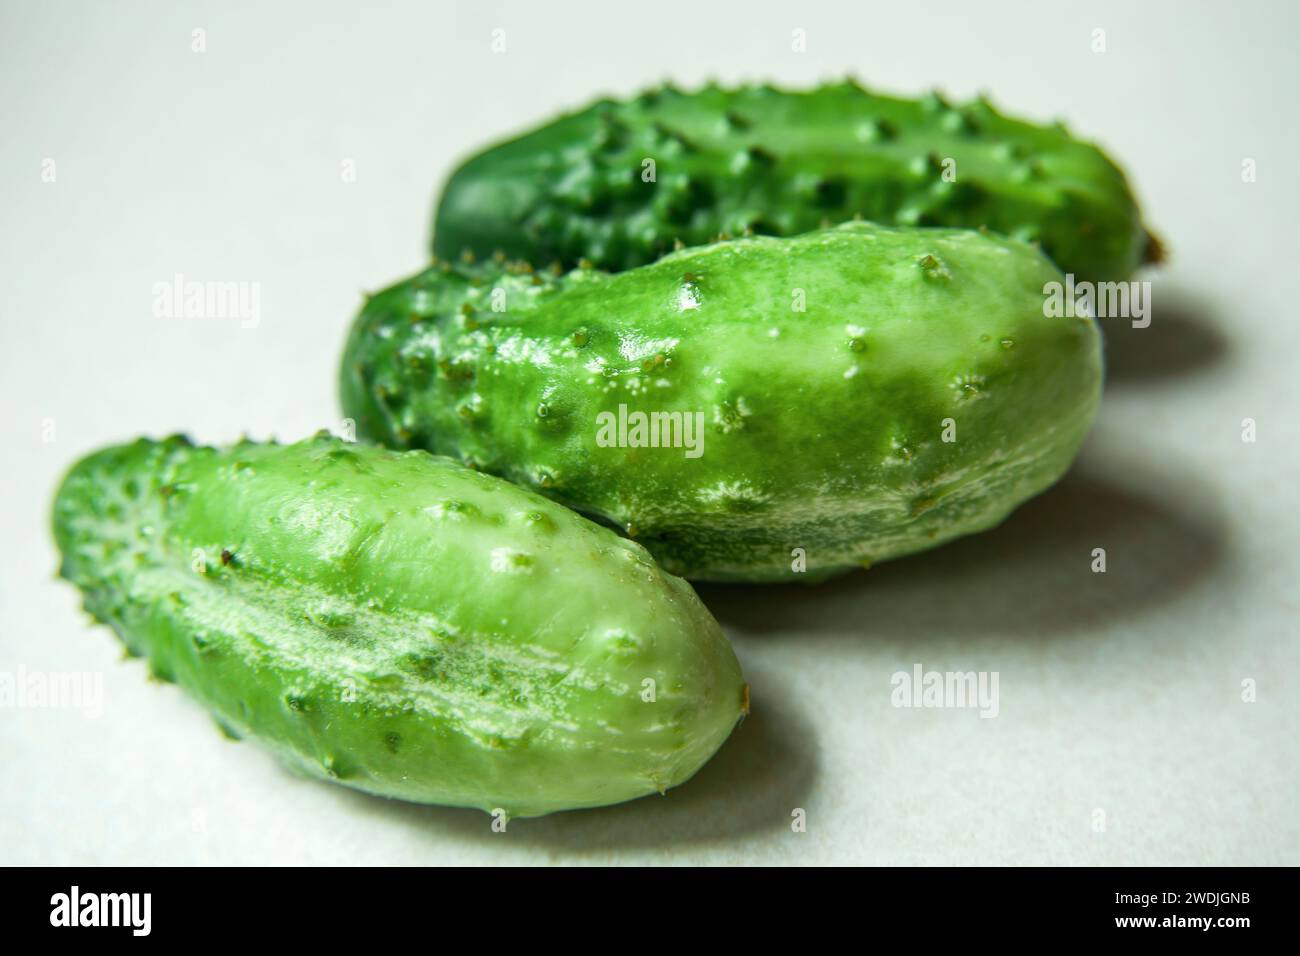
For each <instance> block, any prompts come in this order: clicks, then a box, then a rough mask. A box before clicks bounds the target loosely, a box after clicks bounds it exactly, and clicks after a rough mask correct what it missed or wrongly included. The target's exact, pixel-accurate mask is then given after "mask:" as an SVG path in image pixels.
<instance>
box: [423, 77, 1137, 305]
mask: <svg viewBox="0 0 1300 956" xmlns="http://www.w3.org/2000/svg"><path fill="white" fill-rule="evenodd" d="M647 158H649V159H653V160H654V161H655V167H656V168H655V181H654V182H645V181H643V177H642V170H643V165H642V164H643V161H644V160H645V159H647ZM948 159H952V160H955V162H956V166H955V169H954V170H953V172H954V173H955V180H954V181H951V182H949V181H946V180H945V176H944V172H945V167H944V162H945V160H948ZM948 178H949V179H951V178H953V177H952V176H951V175H949V176H948ZM854 217H861V218H866V219H870V220H874V221H876V222H880V223H885V224H897V225H909V226H917V225H919V226H957V227H966V228H977V227H980V226H985V227H987V228H989V229H992V230H994V231H996V232H1000V233H1003V234H1005V235H1008V236H1011V237H1014V238H1017V239H1021V240H1024V241H1029V242H1038V243H1040V244H1041V245H1042V247H1043V249H1044V250H1045V251H1046V252H1047V253H1048V255H1049V256H1050V257H1051V258H1052V259H1053V260H1054V261H1055V262H1056V263H1057V264H1058V265H1059V266H1060V267H1061V269H1062V270H1063V271H1065V272H1070V273H1073V274H1074V275H1075V277H1076V278H1077V279H1080V280H1088V281H1102V280H1116V279H1125V278H1127V277H1128V276H1129V275H1130V274H1131V273H1132V272H1133V270H1134V269H1135V268H1136V267H1137V266H1138V265H1140V264H1141V263H1143V262H1144V261H1154V260H1155V259H1156V258H1158V255H1159V252H1158V250H1159V246H1158V244H1157V243H1156V242H1155V241H1154V240H1153V239H1152V238H1151V237H1150V236H1149V235H1148V234H1147V233H1146V231H1145V230H1144V229H1143V227H1142V222H1141V218H1140V215H1139V211H1138V207H1137V203H1136V200H1135V199H1134V197H1133V194H1132V192H1131V191H1130V189H1129V186H1128V183H1127V182H1126V180H1125V177H1124V174H1123V173H1122V172H1121V171H1120V170H1119V169H1118V168H1117V167H1116V166H1115V164H1114V163H1113V162H1112V161H1111V160H1110V159H1109V158H1108V157H1107V156H1106V154H1105V153H1103V152H1102V151H1101V150H1100V149H1098V148H1097V147H1095V146H1092V145H1090V144H1088V143H1084V142H1081V141H1079V140H1076V139H1074V138H1073V137H1071V136H1070V134H1069V133H1068V132H1067V131H1066V130H1065V129H1064V127H1062V126H1059V125H1057V126H1037V125H1034V124H1031V123H1026V122H1022V121H1020V120H1016V119H1011V118H1009V117H1006V116H1003V115H1002V114H1000V113H998V112H997V111H996V110H995V109H994V108H993V107H992V106H991V105H990V104H989V103H988V102H987V101H986V100H984V99H977V100H974V101H972V102H969V103H964V104H960V105H951V104H949V103H948V102H947V101H945V100H944V99H943V98H942V97H940V96H938V95H937V94H930V95H928V96H926V97H923V98H921V99H916V100H911V99H898V98H893V97H887V96H879V95H875V94H872V93H868V92H866V91H865V90H863V89H862V88H861V87H859V86H858V85H856V84H854V83H852V82H845V83H840V84H835V85H831V86H823V87H820V88H818V89H815V90H811V91H807V92H788V91H784V90H778V89H775V88H773V87H770V86H746V87H741V88H739V89H722V88H719V87H717V86H709V87H706V88H704V89H701V90H698V91H696V92H689V93H686V92H681V91H678V90H676V89H672V88H664V89H658V90H652V91H649V92H646V93H644V94H642V95H640V96H638V97H636V98H634V99H630V100H626V101H622V102H618V101H611V100H602V101H599V102H597V103H595V104H593V105H592V106H590V107H587V108H586V109H583V110H581V111H579V112H576V113H572V114H568V115H566V116H563V117H561V118H560V119H557V120H555V121H553V122H551V123H548V124H546V125H544V126H541V127H539V128H537V129H535V130H533V131H531V132H529V133H526V134H524V135H522V136H520V137H518V138H516V139H513V140H510V141H508V142H505V143H502V144H500V145H497V146H494V147H492V148H489V149H487V150H486V151H484V152H481V153H479V154H478V155H476V156H474V157H472V158H470V159H469V160H468V161H466V162H465V163H464V164H463V165H462V166H461V167H460V168H459V169H457V170H456V172H455V173H454V174H453V175H452V177H451V179H450V180H449V182H448V183H447V185H446V188H445V190H444V193H443V196H442V199H441V202H440V204H439V206H438V210H437V214H436V217H435V224H434V236H433V249H434V252H435V253H436V254H437V255H439V256H441V257H444V258H452V257H455V256H459V255H460V254H461V253H462V252H463V251H464V250H469V251H471V252H473V253H475V254H477V255H479V256H480V257H483V256H488V255H491V254H493V253H495V252H497V251H500V252H502V253H504V254H505V255H507V256H509V257H511V258H519V259H523V260H526V261H530V262H533V263H534V264H537V265H539V266H540V265H547V264H549V263H550V262H552V261H558V262H560V263H561V264H562V266H564V267H572V266H574V265H577V264H578V262H579V260H581V259H586V260H588V261H590V262H591V263H592V264H593V265H595V266H596V267H598V268H604V269H610V270H619V269H626V268H631V267H633V266H639V265H644V264H646V263H650V262H653V261H654V260H655V259H657V258H658V257H659V256H660V255H661V254H662V253H664V252H665V251H667V250H669V249H671V248H673V244H674V240H680V241H681V242H682V243H684V244H686V245H688V246H694V245H700V244H703V243H705V242H709V241H711V240H713V239H714V238H716V237H717V236H718V235H719V234H720V233H724V234H729V235H732V236H739V235H744V234H749V233H755V234H759V235H777V236H791V235H796V234H798V233H801V232H807V231H809V230H812V229H816V228H818V226H820V225H827V224H835V223H839V222H843V221H846V220H849V219H852V218H854Z"/></svg>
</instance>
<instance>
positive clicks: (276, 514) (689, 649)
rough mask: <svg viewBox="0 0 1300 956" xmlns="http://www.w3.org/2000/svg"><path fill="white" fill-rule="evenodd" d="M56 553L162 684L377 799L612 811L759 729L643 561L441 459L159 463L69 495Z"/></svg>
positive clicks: (179, 457) (67, 488)
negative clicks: (738, 729) (607, 807)
mask: <svg viewBox="0 0 1300 956" xmlns="http://www.w3.org/2000/svg"><path fill="white" fill-rule="evenodd" d="M54 532H55V537H56V539H57V541H58V544H59V547H60V549H61V550H62V553H63V563H62V568H61V573H62V575H63V577H65V578H67V579H68V580H69V581H71V582H73V583H74V584H76V585H77V586H78V587H80V588H81V589H82V591H83V593H84V597H85V606H86V609H87V610H88V611H89V612H90V613H91V614H93V615H94V616H95V617H96V618H97V619H99V620H100V621H102V622H104V623H106V624H108V625H110V626H111V627H112V628H113V629H114V630H115V631H116V632H117V633H118V634H119V636H120V637H121V638H122V640H123V641H124V643H125V644H126V646H127V648H128V650H129V651H130V652H131V653H132V654H133V655H139V656H143V657H146V658H148V660H149V663H150V665H151V668H152V670H153V671H154V672H155V673H156V674H158V675H159V676H161V677H163V678H165V679H168V680H173V681H176V682H177V683H178V684H180V685H181V686H182V687H184V688H185V689H186V690H187V691H189V692H190V693H191V694H192V695H194V696H195V697H196V698H198V699H199V700H200V701H201V702H202V703H203V704H204V705H205V706H206V707H207V708H209V709H210V710H211V711H212V712H213V714H214V715H215V716H216V717H217V720H218V722H219V723H220V724H221V725H222V726H223V728H225V729H227V730H228V731H229V732H230V733H231V734H232V735H235V736H241V737H242V736H248V737H250V738H256V739H258V740H259V741H261V742H262V743H264V744H266V745H267V746H269V747H270V748H271V749H272V750H274V751H276V752H277V753H278V754H279V755H280V756H281V757H282V758H284V759H285V760H287V761H288V762H290V763H292V764H294V765H296V766H298V767H300V768H302V769H304V770H306V771H308V772H309V773H312V774H314V775H317V776H321V777H326V778H330V779H334V780H337V781H339V782H340V783H343V784H347V785H349V786H352V787H356V788H359V789H361V790H365V791H369V792H371V793H375V794H381V795H385V796H390V797H398V798H401V799H404V800H412V801H418V802H424V803H437V804H447V805H455V806H470V807H479V808H482V809H483V810H486V811H489V812H492V811H494V810H496V809H498V808H499V809H502V810H505V811H506V812H507V813H508V814H509V815H510V816H520V817H525V816H537V815H540V814H545V813H550V812H552V811H556V810H565V809H571V808H577V807H590V806H599V805H604V804H610V803H618V802H621V801H624V800H628V799H631V798H633V797H639V796H642V795H644V794H648V793H654V792H656V791H658V792H662V791H663V790H665V789H667V788H669V787H672V786H675V785H677V784H679V783H681V782H683V781H684V780H686V779H688V778H689V777H690V776H691V775H692V774H693V773H694V772H695V771H696V770H697V769H698V768H699V767H700V766H701V765H702V764H703V763H704V762H705V761H706V760H707V759H708V758H709V757H710V756H711V755H712V754H713V752H714V751H715V750H717V748H718V747H719V746H720V745H721V744H722V742H723V741H724V740H725V739H726V737H727V735H728V734H729V733H730V732H731V729H732V727H733V726H734V725H735V723H736V721H737V719H738V718H739V717H740V716H741V713H742V710H743V708H744V707H745V706H747V703H746V702H747V700H748V697H747V694H748V691H747V689H746V688H745V686H744V683H743V680H742V678H741V672H740V667H739V664H738V663H737V661H736V657H735V654H734V652H733V651H732V649H731V647H730V645H729V644H728V643H727V641H726V639H725V637H724V636H723V635H722V633H721V630H720V629H719V627H718V625H717V623H716V622H715V621H714V620H713V618H712V617H711V616H710V615H709V613H708V611H707V610H706V609H705V608H704V606H703V605H702V604H701V603H700V602H699V599H698V598H697V597H696V596H695V593H694V592H693V591H692V590H691V588H690V586H689V585H688V584H686V582H684V581H682V580H681V579H679V578H675V577H672V576H670V575H667V574H664V573H663V572H662V571H661V570H660V569H659V568H658V567H656V566H655V564H654V563H653V562H652V561H651V560H650V558H649V556H648V555H647V554H646V552H645V550H644V549H643V548H641V547H640V546H639V545H636V544H634V543H633V542H630V541H627V540H626V539H623V538H620V537H619V536H618V535H616V534H614V533H613V532H612V531H610V530H608V529H606V528H601V527H599V526H597V525H595V524H593V523H591V522H589V521H587V520H585V519H583V518H581V517H579V516H578V515H576V514H574V513H573V512H571V511H568V510H567V509H564V508H562V507H560V506H558V505H556V504H555V503H553V502H551V501H548V500H546V499H545V498H542V497H540V496H538V495H535V494H533V493H531V492H529V491H526V490H524V489H521V488H516V487H514V486H512V485H510V484H508V483H506V482H504V481H501V480H499V479H496V478H493V477H490V476H488V475H483V474H479V473H477V472H474V471H471V470H470V469H467V468H465V467H463V466H462V465H460V464H458V463H455V462H451V461H449V460H447V459H441V458H435V457H433V456H430V455H428V454H426V453H424V452H406V453H397V452H390V451H384V450H382V449H377V448H369V447H364V446H358V445H354V444H346V443H343V442H342V441H340V440H338V439H333V438H329V437H326V436H318V437H317V438H316V439H312V440H308V441H306V442H302V443H298V444H295V445H289V446H278V445H263V444H255V443H251V442H245V443H240V444H238V445H234V446H232V447H230V448H228V449H225V450H216V449H212V448H203V447H194V446H192V445H191V444H190V443H189V442H188V441H187V440H186V439H184V438H182V437H172V438H169V439H166V440H164V441H161V442H154V441H148V440H141V441H138V442H136V443H134V444H131V445H124V446H119V447H113V448H108V449H105V450H103V451H100V452H98V453H96V454H93V455H91V456H89V457H87V458H85V459H84V460H82V461H81V462H80V463H78V464H77V465H76V466H75V467H74V468H73V469H72V471H71V473H70V474H69V475H68V477H67V478H66V480H65V481H64V483H63V486H62V487H61V489H60V490H59V493H58V496H57V498H56V501H55V507H54ZM195 549H199V550H200V551H201V552H202V554H203V555H204V556H206V558H205V559H204V558H203V557H196V555H197V552H196V551H195ZM196 560H197V561H198V562H199V563H198V565H197V566H198V567H201V568H202V569H203V570H202V571H198V570H195V566H196V565H195V562H196ZM646 679H653V680H654V681H655V682H656V685H657V686H656V694H655V696H656V700H655V701H654V702H646V701H644V700H643V699H642V697H643V681H645V680H646Z"/></svg>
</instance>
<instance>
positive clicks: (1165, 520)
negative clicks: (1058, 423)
mask: <svg viewBox="0 0 1300 956" xmlns="http://www.w3.org/2000/svg"><path fill="white" fill-rule="evenodd" d="M1122 474H1124V476H1125V478H1126V483H1125V484H1118V483H1115V482H1114V481H1112V480H1110V479H1108V478H1104V477H1102V476H1101V475H1100V474H1099V473H1098V472H1097V471H1096V470H1095V468H1094V467H1093V466H1091V465H1089V464H1088V463H1087V460H1086V456H1085V461H1083V462H1081V463H1080V464H1078V465H1076V467H1075V469H1074V470H1072V471H1071V472H1070V473H1069V474H1067V475H1066V477H1065V478H1063V479H1062V480H1061V481H1060V482H1059V483H1058V484H1057V485H1055V486H1054V487H1053V488H1051V489H1049V490H1048V491H1046V492H1045V493H1043V494H1042V495H1040V496H1039V497H1037V498H1035V499H1033V500H1031V501H1029V502H1027V503H1025V504H1024V505H1021V507H1020V508H1018V509H1017V510H1016V511H1015V512H1013V513H1012V514H1011V515H1010V516H1009V517H1008V518H1007V519H1006V521H1004V522H1003V523H1002V524H1001V525H999V526H998V527H997V528H995V529H993V530H991V531H986V532H984V533H983V534H978V535H974V536H972V537H968V538H961V539H958V540H957V541H953V542H950V543H948V544H946V545H943V546H942V547H939V548H936V549H935V550H933V551H929V552H924V553H921V554H918V555H912V556H910V557H906V558H901V559H898V560H894V561H889V562H885V563H883V564H880V565H878V566H876V567H874V568H872V569H870V570H868V571H860V572H852V573H849V574H846V575H844V576H842V577H839V578H832V579H831V580H829V581H826V582H824V583H822V584H817V585H798V584H791V585H784V584H782V585H773V586H767V587H763V586H745V585H710V584H699V585H697V586H696V589H697V591H698V593H699V595H700V597H701V598H702V599H703V601H704V603H705V604H706V605H707V606H708V607H709V610H711V611H712V612H713V614H714V615H715V616H716V617H717V618H718V619H719V620H720V621H722V622H723V624H724V625H727V626H729V627H734V628H739V629H740V630H742V631H743V632H750V633H755V634H759V635H761V634H765V633H789V634H792V635H800V634H804V635H807V634H841V635H848V634H852V635H854V636H866V635H869V636H871V637H872V638H873V639H882V640H897V641H899V642H900V643H902V642H911V641H915V640H916V639H918V638H923V637H925V636H927V635H937V636H942V637H944V638H970V637H976V638H989V639H996V640H1000V639H1003V638H1007V637H1014V638H1019V639H1022V640H1025V639H1030V640H1038V641H1049V640H1052V639H1054V638H1056V637H1059V636H1062V635H1068V634H1072V633H1080V632H1087V631H1089V630H1090V629H1094V630H1095V629H1096V628H1097V626H1099V625H1104V624H1108V623H1113V622H1115V621H1122V620H1126V619H1129V618H1131V617H1132V616H1134V615H1136V614H1140V613H1143V612H1144V611H1147V610H1149V609H1151V608H1154V607H1157V606H1159V605H1160V604H1162V603H1164V602H1168V601H1173V600H1176V599H1178V597H1179V596H1180V595H1181V594H1183V593H1184V592H1186V591H1187V590H1188V589H1190V588H1191V587H1193V586H1194V585H1195V584H1197V583H1198V582H1199V581H1201V580H1202V579H1204V578H1205V577H1206V576H1207V575H1209V574H1211V573H1215V572H1216V570H1217V569H1218V568H1219V566H1220V565H1221V564H1222V563H1223V561H1224V558H1225V555H1226V553H1227V534H1226V531H1225V526H1224V522H1223V519H1222V517H1221V514H1220V508H1219V505H1218V502H1217V497H1216V495H1215V494H1214V493H1213V492H1212V491H1211V490H1210V489H1209V488H1207V487H1205V486H1203V485H1202V484H1201V483H1200V482H1199V481H1198V480H1197V479H1195V478H1193V477H1192V476H1189V475H1187V474H1185V473H1183V474H1179V475H1177V476H1170V475H1163V476H1146V477H1144V476H1142V475H1140V474H1139V475H1136V476H1135V475H1134V474H1133V471H1132V469H1125V470H1124V471H1123V472H1122ZM1134 479H1136V480H1134ZM1160 487H1167V488H1169V490H1170V491H1169V493H1168V494H1162V495H1159V496H1157V495H1155V494H1154V493H1152V492H1150V491H1145V490H1141V489H1143V488H1160ZM1175 489H1176V491H1177V493H1174V492H1175ZM1096 548H1103V549H1105V552H1106V554H1105V559H1106V572H1105V573H1104V574H1103V573H1095V572H1094V571H1093V562H1094V560H1095V558H1094V554H1093V552H1094V549H1096Z"/></svg>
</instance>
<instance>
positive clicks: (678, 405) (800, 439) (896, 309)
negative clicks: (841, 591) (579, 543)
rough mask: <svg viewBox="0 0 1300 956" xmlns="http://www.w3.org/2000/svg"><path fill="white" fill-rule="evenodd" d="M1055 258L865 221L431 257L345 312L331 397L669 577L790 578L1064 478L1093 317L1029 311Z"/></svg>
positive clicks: (1001, 510) (959, 234)
mask: <svg viewBox="0 0 1300 956" xmlns="http://www.w3.org/2000/svg"><path fill="white" fill-rule="evenodd" d="M1061 278H1062V277H1061V275H1060V273H1059V272H1058V271H1057V270H1056V269H1055V268H1054V267H1053V265H1052V264H1051V262H1049V261H1048V259H1047V258H1046V257H1045V256H1044V255H1042V253H1040V252H1039V251H1038V250H1037V249H1034V248H1032V247H1031V246H1029V245H1027V244H1024V243H1020V242H1016V241H1013V240H1010V239H1005V238H1000V237H997V236H994V235H985V234H981V233H980V232H978V231H973V230H951V229H922V228H888V227H883V226H877V225H873V224H870V223H849V224H845V225H843V226H840V227H837V228H833V229H828V230H823V231H817V232H812V233H806V234H804V235H801V236H798V237H795V238H790V239H777V238H768V237H755V238H748V239H735V240H731V241H725V242H718V243H714V244H712V245H709V246H705V247H700V248H696V249H687V250H683V251H681V252H677V253H673V254H670V255H668V256H666V257H664V258H663V259H662V260H660V261H659V262H657V263H655V264H653V265H649V266H643V267H640V268H637V269H632V270H629V271H626V272H621V273H617V274H607V273H604V272H600V271H597V270H595V269H590V268H580V269H578V270H575V271H573V272H570V273H568V274H565V275H561V276H556V275H552V274H550V273H534V272H533V271H532V270H531V269H530V268H529V267H527V266H521V265H518V264H512V263H508V262H507V263H499V262H488V263H484V264H465V263H457V264H449V263H445V262H444V263H438V264H435V265H434V266H433V267H432V268H430V269H428V270H426V271H424V272H422V273H421V274H419V275H417V276H415V277H413V278H412V279H410V280H408V281H406V282H402V283H400V284H398V285H395V286H393V287H391V288H389V289H387V290H385V291H383V292H381V293H379V294H377V295H375V296H374V297H373V298H371V299H370V300H369V302H368V303H367V305H366V306H365V308H364V309H363V311H362V312H361V314H360V315H359V317H358V318H357V320H356V322H355V324H354V326H353V328H352V332H351V336H350V338H349V341H348V344H347V347H346V350H345V354H344V357H343V363H342V370H341V390H342V399H343V407H344V410H345V413H346V414H348V415H349V416H351V417H353V418H354V419H355V420H356V423H357V427H358V433H359V434H360V435H362V436H363V437H366V438H369V439H371V440H374V441H378V442H381V443H383V444H385V445H390V446H395V447H410V446H416V447H423V448H428V449H430V450H433V451H436V452H438V453H441V454H446V455H450V456H455V457H457V458H460V459H462V460H464V461H466V462H469V463H471V464H472V465H473V466H474V467H476V468H480V469H483V470H485V471H490V472H493V473H496V474H500V475H503V476H505V477H507V478H509V479H511V480H512V481H515V482H517V483H519V484H523V485H526V486H530V487H532V488H535V489H537V490H538V491H541V492H543V493H544V494H546V495H548V496H550V497H552V498H554V499H556V500H557V501H560V502H563V503H565V504H567V505H569V506H571V507H573V508H576V509H578V510H580V511H583V512H584V513H587V514H589V515H592V516H595V517H597V518H599V519H601V520H603V521H605V522H607V523H610V524H612V525H615V526H617V527H619V528H621V529H622V530H623V531H624V532H625V533H627V534H628V535H630V536H632V537H633V538H635V539H636V540H638V541H640V542H641V543H642V544H644V545H645V546H646V547H647V548H648V549H649V550H650V552H651V553H652V554H653V555H655V557H656V558H657V559H658V560H659V561H660V563H661V564H662V565H663V566H664V567H665V568H666V569H667V570H669V571H671V572H673V573H675V574H681V575H684V576H686V577H691V578H698V579H705V580H733V581H764V580H783V579H785V580H809V579H811V578H816V577H822V576H825V575H827V574H832V573H835V572H838V571H843V570H847V569H850V568H853V567H857V566H861V565H868V564H871V563H873V562H877V561H882V560H885V559H888V558H893V557H897V556H899V555H905V554H910V553H912V552H915V551H920V550H922V549H925V548H929V547H932V546H934V545H937V544H941V543H943V542H944V541H948V540H950V539H952V538H955V537H958V536H960V535H965V534H970V533H972V532H976V531H982V530H985V529H987V528H990V527H993V526H994V525H996V524H998V523H999V522H1000V521H1002V519H1003V518H1005V517H1006V516H1007V514H1008V513H1009V512H1010V511H1011V510H1012V509H1013V508H1015V507H1016V505H1018V504H1020V503H1021V502H1023V501H1025V500H1026V499H1027V498H1029V497H1031V496H1033V495H1035V494H1037V493H1039V492H1041V491H1042V490H1043V489H1045V488H1046V487H1048V486H1049V485H1051V484H1052V483H1053V482H1055V481H1056V480H1057V479H1058V478H1059V477H1060V476H1061V474H1062V473H1063V472H1064V471H1065V470H1066V468H1067V467H1068V466H1069V464H1070V462H1071V460H1072V459H1073V457H1074V455H1075V453H1076V451H1077V450H1078V448H1079V445H1080V443H1081V442H1082V441H1083V438H1084V435H1085V434H1086V433H1087V431H1088V428H1089V425H1090V423H1091V421H1092V418H1093V414H1094V412H1095V410H1096V407H1097V403H1098V399H1099V395H1100V388H1101V382H1102V364H1101V349H1100V338H1099V335H1098V332H1097V327H1096V324H1095V322H1094V321H1093V320H1091V319H1087V318H1069V319H1066V318H1054V317H1048V316H1047V315H1046V314H1045V311H1046V310H1045V308H1044V300H1045V291H1046V289H1047V287H1048V286H1049V285H1050V284H1051V283H1053V282H1060V281H1061ZM656 415H657V416H659V417H658V418H653V417H652V416H656ZM674 415H675V416H677V417H676V419H674V418H672V416H674ZM641 416H644V418H641ZM638 420H640V421H642V423H643V425H646V426H647V427H644V428H642V429H641V430H640V431H638V430H637V427H636V422H637V421H638ZM688 426H697V427H695V428H692V430H691V431H689V432H688V430H687V429H688ZM611 427H612V431H611ZM664 428H667V429H668V431H667V433H666V434H665V433H664ZM654 436H659V438H658V440H657V441H655V440H654ZM665 446H666V447H665Z"/></svg>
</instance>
